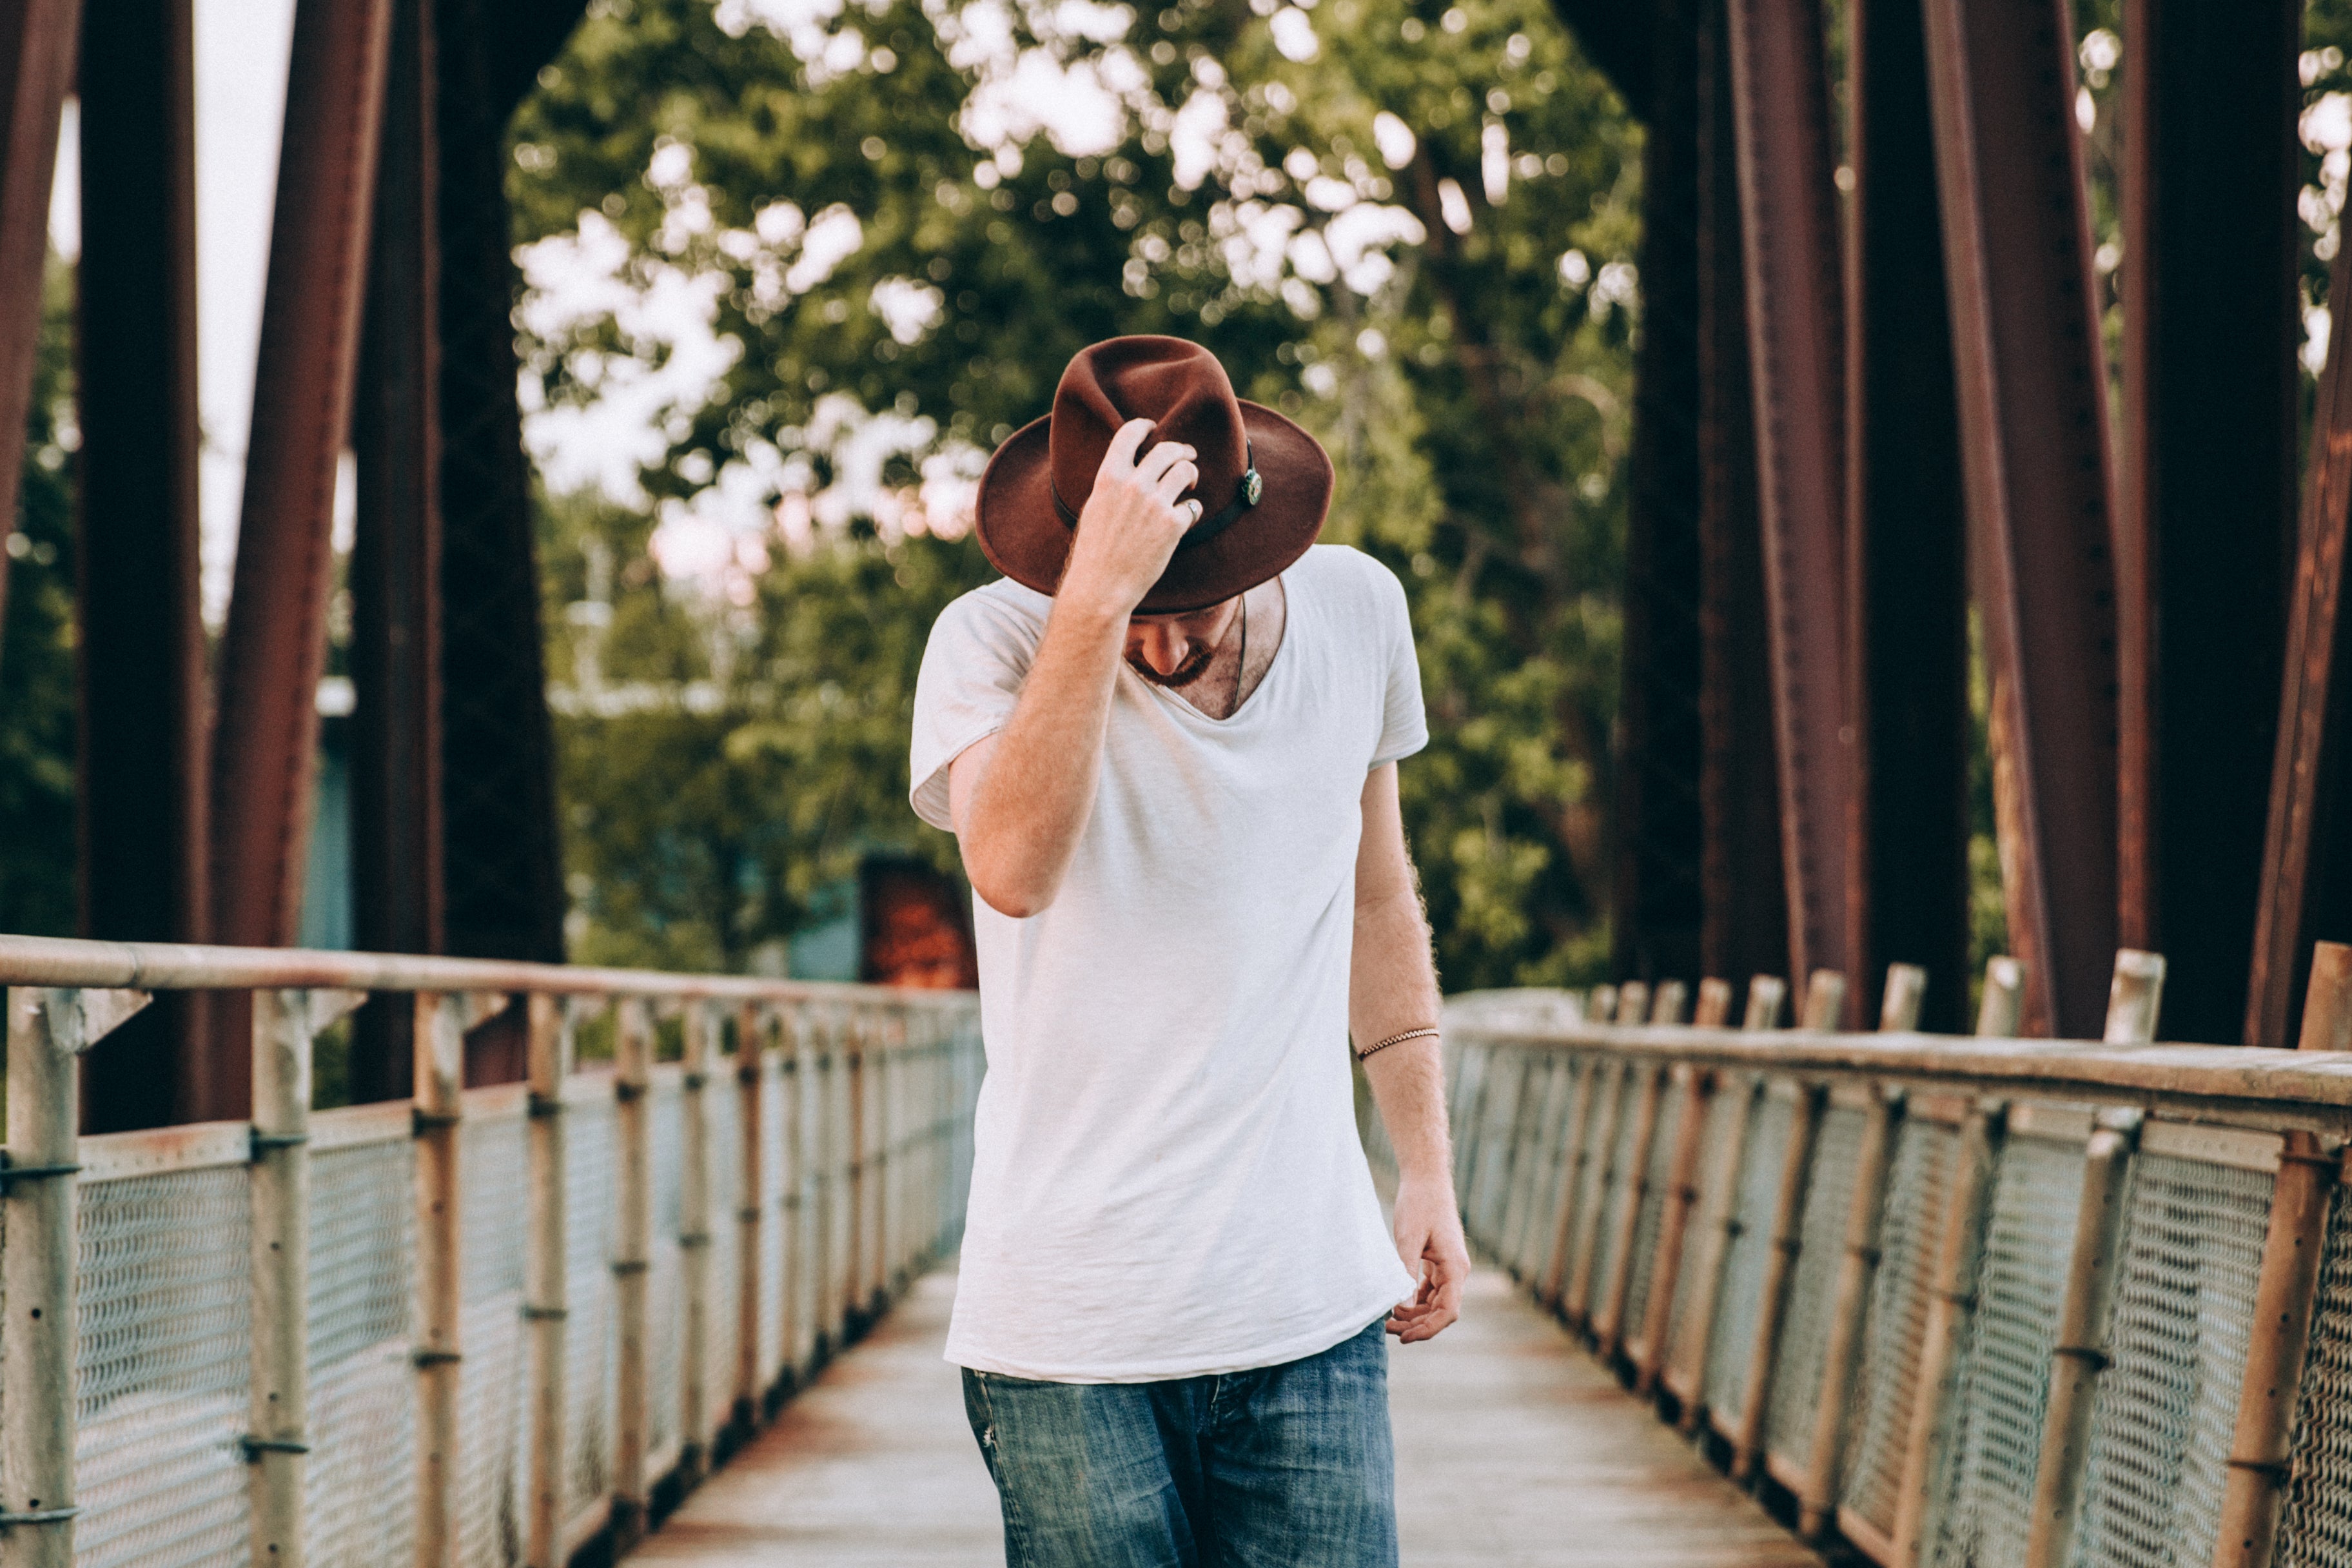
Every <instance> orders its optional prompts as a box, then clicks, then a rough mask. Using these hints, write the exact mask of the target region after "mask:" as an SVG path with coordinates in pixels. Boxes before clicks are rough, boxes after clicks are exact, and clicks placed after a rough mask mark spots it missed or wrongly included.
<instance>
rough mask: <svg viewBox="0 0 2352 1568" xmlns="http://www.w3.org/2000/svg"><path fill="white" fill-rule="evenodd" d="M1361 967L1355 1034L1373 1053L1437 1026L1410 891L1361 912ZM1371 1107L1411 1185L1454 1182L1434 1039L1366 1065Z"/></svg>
mask: <svg viewBox="0 0 2352 1568" xmlns="http://www.w3.org/2000/svg"><path fill="white" fill-rule="evenodd" d="M1354 958H1355V962H1354V963H1353V964H1352V965H1351V966H1350V968H1349V997H1348V1023H1349V1033H1350V1034H1352V1035H1353V1036H1354V1037H1355V1041H1356V1049H1358V1050H1359V1051H1362V1050H1366V1049H1369V1048H1370V1047H1372V1046H1374V1045H1376V1044H1378V1043H1379V1042H1380V1041H1381V1040H1385V1039H1387V1038H1388V1037H1390V1036H1391V1035H1394V1034H1397V1033H1398V1032H1400V1031H1402V1030H1405V1029H1418V1028H1424V1027H1428V1026H1432V1025H1434V1024H1435V1023H1436V1022H1437V1019H1438V1007H1439V1000H1438V991H1437V970H1436V966H1435V964H1434V963H1432V962H1431V959H1430V952H1429V927H1428V924H1427V922H1426V921H1424V920H1423V917H1422V912H1421V900H1419V899H1418V898H1417V897H1415V896H1414V895H1413V893H1412V889H1410V888H1405V889H1392V890H1391V891H1389V892H1387V893H1386V894H1385V895H1383V896H1381V897H1380V898H1379V899H1378V900H1376V901H1373V902H1371V903H1369V904H1364V905H1360V906H1359V907H1358V909H1357V910H1356V938H1355V954H1354ZM1364 1077H1365V1079H1366V1080H1367V1081H1368V1082H1370V1085H1371V1089H1372V1100H1373V1103H1374V1104H1375V1105H1377V1106H1378V1107H1379V1109H1380V1113H1381V1125H1383V1126H1384V1127H1386V1128H1387V1129H1388V1135H1389V1146H1390V1147H1391V1148H1392V1149H1393V1150H1395V1151H1396V1157H1397V1170H1398V1173H1400V1174H1401V1175H1402V1176H1404V1177H1406V1178H1408V1179H1441V1178H1442V1179H1447V1180H1450V1179H1451V1172H1452V1170H1453V1154H1452V1151H1451V1147H1450V1144H1449V1142H1448V1139H1447V1135H1446V1125H1445V1071H1444V1057H1443V1055H1442V1053H1441V1051H1440V1049H1439V1044H1438V1041H1437V1039H1436V1038H1435V1037H1427V1036H1424V1037H1421V1038H1419V1039H1412V1040H1404V1041H1401V1042H1399V1043H1398V1044H1396V1045H1393V1046H1389V1047H1385V1048H1383V1049H1381V1050H1378V1051H1374V1052H1373V1053H1372V1054H1371V1055H1370V1056H1369V1057H1367V1058H1364Z"/></svg>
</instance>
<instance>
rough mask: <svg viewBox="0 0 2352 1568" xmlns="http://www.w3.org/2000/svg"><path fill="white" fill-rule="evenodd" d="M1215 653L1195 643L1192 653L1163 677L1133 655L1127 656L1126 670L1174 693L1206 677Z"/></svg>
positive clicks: (1209, 648)
mask: <svg viewBox="0 0 2352 1568" xmlns="http://www.w3.org/2000/svg"><path fill="white" fill-rule="evenodd" d="M1216 651H1217V650H1216V649H1215V648H1213V647H1204V646H1202V645H1201V644H1198V643H1195V644H1194V645H1193V646H1192V652H1191V653H1188V654H1186V655H1185V656H1184V658H1183V661H1182V662H1181V663H1180V664H1178V665H1177V667H1176V668H1173V669H1171V670H1170V671H1169V672H1168V673H1167V674H1165V675H1162V674H1160V672H1159V671H1158V670H1156V669H1154V668H1151V667H1150V665H1149V664H1146V663H1145V662H1144V661H1143V660H1142V659H1141V658H1138V657H1137V656H1136V655H1134V654H1129V655H1128V656H1127V668H1129V669H1131V670H1133V671H1135V673H1136V674H1138V675H1139V676H1141V677H1143V679H1146V680H1148V681H1150V682H1151V684H1152V685H1154V686H1162V687H1166V688H1167V689H1169V690H1171V691H1174V690H1177V689H1180V688H1182V687H1186V686H1190V685H1192V682H1194V681H1196V680H1198V679H1201V677H1202V676H1203V675H1206V674H1207V673H1208V672H1209V660H1210V659H1211V658H1214V657H1215V655H1216Z"/></svg>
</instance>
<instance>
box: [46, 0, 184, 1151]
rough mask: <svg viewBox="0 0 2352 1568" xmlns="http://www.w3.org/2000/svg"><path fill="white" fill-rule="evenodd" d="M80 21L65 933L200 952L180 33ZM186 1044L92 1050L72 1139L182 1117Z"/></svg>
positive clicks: (120, 21) (110, 5) (166, 1022)
mask: <svg viewBox="0 0 2352 1568" xmlns="http://www.w3.org/2000/svg"><path fill="white" fill-rule="evenodd" d="M82 26H83V32H84V39H85V42H84V47H82V49H81V54H80V86H81V213H82V235H81V238H82V246H81V261H80V266H79V273H78V282H79V295H78V301H77V310H78V320H77V321H76V349H77V360H78V363H77V365H76V370H77V388H78V393H79V400H80V420H81V429H82V449H81V458H80V465H79V475H80V514H79V531H78V535H77V539H76V546H77V548H76V550H75V552H74V554H75V559H76V562H77V563H78V571H79V590H80V625H79V638H78V641H77V643H76V657H77V658H78V660H79V667H80V668H79V685H80V691H79V699H80V724H81V764H80V766H81V788H80V795H81V824H80V839H81V880H82V889H81V890H82V929H83V931H84V932H85V933H86V934H88V935H90V936H94V937H104V938H112V939H118V940H128V941H149V942H204V941H206V940H208V938H209V936H210V930H211V907H210V906H211V900H210V897H209V891H210V890H209V889H208V887H207V886H206V880H205V842H206V835H205V794H206V792H205V756H206V719H207V701H206V696H205V633H204V626H203V622H202V619H201V611H200V605H199V584H200V577H199V563H198V556H197V527H196V451H197V434H196V431H197V426H196V290H195V254H196V223H195V158H194V141H195V133H194V73H193V64H192V62H193V58H194V26H193V20H192V17H191V16H190V5H189V0H87V4H86V5H85V6H84V9H83V16H82ZM193 1000H194V999H192V1002H193ZM203 1029H204V1020H203V1018H202V1016H200V1014H199V1011H198V1007H197V1006H196V1005H191V1004H181V1005H172V1006H158V1007H152V1008H150V1009H148V1010H147V1011H146V1012H145V1013H143V1014H142V1015H141V1016H139V1017H137V1018H135V1019H133V1020H131V1023H129V1024H128V1025H126V1026H124V1027H123V1028H121V1030H119V1031H118V1032H116V1033H115V1034H113V1035H111V1036H110V1037H108V1038H107V1039H106V1040H105V1041H104V1042H103V1043H102V1044H100V1046H99V1047H97V1048H96V1050H95V1051H94V1052H93V1053H92V1061H91V1064H90V1067H89V1070H88V1071H87V1072H85V1074H84V1075H83V1083H84V1086H85V1095H84V1102H83V1114H84V1117H85V1121H86V1124H87V1126H88V1127H89V1130H90V1131H114V1130H118V1129H123V1128H133V1127H151V1126H157V1125H162V1124H164V1123H167V1122H171V1121H184V1120H188V1119H189V1117H190V1116H191V1115H192V1114H193V1112H194V1108H195V1107H197V1106H199V1105H201V1104H202V1103H204V1100H205V1087H206V1086H205V1084H204V1083H203V1082H202V1081H201V1079H199V1078H198V1077H197V1076H196V1075H195V1071H194V1069H195V1068H196V1065H197V1064H198V1062H199V1061H200V1060H201V1053H200V1052H199V1051H197V1050H195V1049H194V1048H193V1047H194V1046H195V1044H196V1042H198V1041H200V1040H201V1039H202V1038H203V1037H204V1036H203Z"/></svg>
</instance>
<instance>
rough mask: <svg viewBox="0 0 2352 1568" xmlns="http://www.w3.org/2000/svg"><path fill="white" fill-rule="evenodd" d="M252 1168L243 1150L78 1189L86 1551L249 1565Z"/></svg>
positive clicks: (78, 1457)
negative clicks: (231, 1158) (239, 1161)
mask: <svg viewBox="0 0 2352 1568" xmlns="http://www.w3.org/2000/svg"><path fill="white" fill-rule="evenodd" d="M248 1179H249V1178H248V1173H247V1167H245V1166H243V1165H236V1166H229V1167H226V1168H220V1169H214V1170H202V1171H181V1172H174V1173H170V1174H162V1175H153V1176H140V1177H135V1178H131V1179H129V1180H125V1181H116V1182H103V1183H90V1184H85V1185H84V1186H83V1187H82V1189H81V1194H80V1218H79V1231H78V1234H77V1236H76V1238H75V1241H76V1253H77V1261H78V1267H79V1271H80V1277H79V1284H78V1288H77V1294H76V1299H75V1310H76V1314H77V1321H78V1324H79V1334H80V1342H79V1351H78V1352H77V1354H76V1357H75V1374H76V1383H77V1386H76V1388H75V1401H74V1405H75V1426H76V1430H75V1443H74V1478H75V1486H76V1489H77V1490H78V1492H79V1499H78V1500H79V1504H80V1506H81V1510H82V1513H81V1517H80V1518H79V1519H78V1520H76V1521H74V1559H75V1562H76V1563H80V1564H86V1565H92V1568H130V1565H133V1564H135V1565H137V1568H168V1565H172V1564H180V1563H186V1564H204V1565H205V1568H241V1565H242V1564H244V1563H246V1562H247V1558H248V1555H249V1547H250V1535H251V1528H252V1526H251V1510H250V1506H249V1504H248V1502H247V1487H248V1484H249V1480H248V1474H247V1467H246V1460H245V1451H244V1447H243V1438H244V1436H245V1434H246V1431H247V1414H248V1409H249V1405H250V1401H251V1388H252V1377H253V1332H252V1306H253V1286H252V1272H253V1257H252V1245H253V1243H252V1236H253V1227H252V1204H251V1199H250V1196H249V1194H248V1191H247V1182H248Z"/></svg>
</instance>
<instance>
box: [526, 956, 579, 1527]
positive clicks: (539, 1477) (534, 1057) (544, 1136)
mask: <svg viewBox="0 0 2352 1568" xmlns="http://www.w3.org/2000/svg"><path fill="white" fill-rule="evenodd" d="M529 1005H530V1016H529V1018H528V1019H527V1020H526V1026H527V1028H528V1030H529V1034H528V1041H527V1048H528V1051H529V1058H528V1060H527V1063H526V1076H527V1078H528V1080H529V1083H530V1241H529V1243H528V1247H529V1257H528V1258H527V1259H526V1261H525V1265H524V1269H523V1291H524V1295H523V1309H522V1315H523V1319H524V1321H525V1322H526V1323H527V1324H528V1326H529V1329H530V1481H529V1492H528V1498H529V1501H528V1504H527V1510H528V1511H527V1513H526V1517H525V1521H524V1538H523V1552H524V1558H523V1560H524V1562H525V1563H528V1564H530V1568H563V1564H562V1555H563V1524H564V1520H563V1415H564V1412H563V1394H564V1360H565V1335H566V1317H567V1314H568V1313H569V1311H570V1296H569V1290H568V1287H569V1283H570V1282H569V1280H568V1279H566V1276H565V1268H564V1261H565V1258H566V1257H567V1240H568V1230H567V1226H568V1225H569V1222H570V1217H571V1216H570V1215H567V1214H566V1213H565V1212H564V1202H563V1200H564V1183H565V1174H564V1149H563V1081H564V1079H567V1078H569V1077H570V1076H571V1074H572V1044H573V1033H572V1031H573V1026H574V1025H573V1017H572V1013H573V1009H572V1004H571V1003H570V1002H569V1001H567V1000H565V999H563V998H562V997H557V996H551V995H549V994H545V993H543V992H533V993H532V994H531V995H530V1004H529ZM594 1217H595V1216H583V1218H587V1219H589V1220H590V1222H591V1223H593V1219H594Z"/></svg>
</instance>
